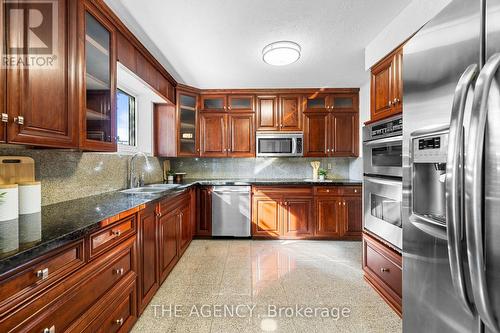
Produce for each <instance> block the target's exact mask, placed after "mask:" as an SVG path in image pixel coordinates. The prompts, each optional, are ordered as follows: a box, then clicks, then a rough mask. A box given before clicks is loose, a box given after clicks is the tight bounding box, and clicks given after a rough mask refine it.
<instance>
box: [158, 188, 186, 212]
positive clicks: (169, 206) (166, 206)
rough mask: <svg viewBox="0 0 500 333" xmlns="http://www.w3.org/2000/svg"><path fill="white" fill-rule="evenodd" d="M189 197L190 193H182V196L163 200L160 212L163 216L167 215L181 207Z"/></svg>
mask: <svg viewBox="0 0 500 333" xmlns="http://www.w3.org/2000/svg"><path fill="white" fill-rule="evenodd" d="M188 197H189V192H182V193H181V194H179V195H177V196H175V197H173V198H167V199H163V200H161V201H160V202H159V204H158V206H159V207H158V211H159V212H160V214H161V215H166V214H168V213H169V212H171V211H172V210H174V209H175V208H177V207H179V205H180V204H181V202H182V201H183V200H185V199H187V198H188Z"/></svg>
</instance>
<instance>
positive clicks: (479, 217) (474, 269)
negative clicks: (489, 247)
mask: <svg viewBox="0 0 500 333" xmlns="http://www.w3.org/2000/svg"><path fill="white" fill-rule="evenodd" d="M499 66H500V53H496V54H494V55H493V56H491V58H490V59H489V60H488V62H487V63H486V65H484V67H483V69H482V70H481V73H480V74H479V77H478V79H477V81H476V93H475V94H474V101H473V102H472V113H471V120H470V124H469V140H468V147H467V150H466V151H467V154H466V161H465V224H466V239H467V254H468V258H469V270H470V278H471V286H472V294H473V295H474V305H475V307H476V309H477V312H478V314H479V316H480V317H481V320H482V321H483V322H484V323H485V324H486V325H487V326H488V327H489V328H490V329H491V330H493V331H495V332H499V331H500V327H499V325H498V323H497V321H496V319H495V315H494V313H493V311H492V309H493V307H492V306H491V301H490V298H489V295H488V286H487V282H486V270H485V262H484V244H483V221H484V217H483V214H482V206H483V198H482V184H483V179H482V178H483V170H482V169H483V148H484V134H485V130H486V120H487V115H488V109H492V110H498V108H499V107H500V102H499V101H498V97H497V96H498V94H500V89H499V87H498V84H497V83H496V82H495V83H494V84H493V85H492V82H493V80H494V78H495V74H496V72H497V71H498V67H499ZM490 89H492V90H494V91H493V94H494V96H495V98H492V99H491V100H490V99H489V96H490ZM488 104H489V105H488ZM493 104H495V105H493Z"/></svg>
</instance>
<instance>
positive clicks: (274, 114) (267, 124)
mask: <svg viewBox="0 0 500 333" xmlns="http://www.w3.org/2000/svg"><path fill="white" fill-rule="evenodd" d="M256 116H257V124H256V126H255V127H256V130H257V131H279V129H280V124H279V114H278V96H272V95H271V96H257V115H256Z"/></svg>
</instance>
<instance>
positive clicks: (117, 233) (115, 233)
mask: <svg viewBox="0 0 500 333" xmlns="http://www.w3.org/2000/svg"><path fill="white" fill-rule="evenodd" d="M111 233H112V234H113V235H114V236H116V237H118V236H120V235H121V234H122V232H121V231H120V230H111Z"/></svg>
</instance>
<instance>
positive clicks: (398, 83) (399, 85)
mask: <svg viewBox="0 0 500 333" xmlns="http://www.w3.org/2000/svg"><path fill="white" fill-rule="evenodd" d="M402 62H403V49H402V47H400V48H398V49H396V50H395V51H393V52H392V53H391V54H389V55H388V56H387V57H386V58H384V59H382V60H381V61H380V62H379V63H378V64H376V65H374V66H373V67H372V69H371V98H370V105H371V108H370V121H375V120H380V119H384V118H387V117H391V116H393V115H396V114H399V113H401V112H402V105H403V81H402Z"/></svg>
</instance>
